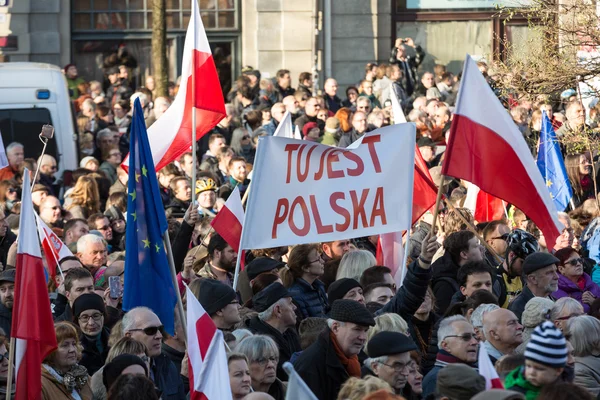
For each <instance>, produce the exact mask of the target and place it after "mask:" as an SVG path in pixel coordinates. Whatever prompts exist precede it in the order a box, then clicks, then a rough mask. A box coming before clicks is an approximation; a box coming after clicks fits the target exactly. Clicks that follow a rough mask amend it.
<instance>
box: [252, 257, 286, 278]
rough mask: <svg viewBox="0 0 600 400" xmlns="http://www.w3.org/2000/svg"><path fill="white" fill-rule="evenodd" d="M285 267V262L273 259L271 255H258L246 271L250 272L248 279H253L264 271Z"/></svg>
mask: <svg viewBox="0 0 600 400" xmlns="http://www.w3.org/2000/svg"><path fill="white" fill-rule="evenodd" d="M283 267H285V263H282V262H281V261H277V260H273V259H272V258H270V257H257V258H255V259H254V260H252V261H250V263H249V264H248V265H247V266H246V273H247V274H248V279H249V280H253V279H255V278H256V277H257V276H259V275H260V274H262V273H263V272H269V271H272V270H274V269H275V268H277V269H279V268H283Z"/></svg>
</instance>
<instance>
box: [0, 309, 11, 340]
mask: <svg viewBox="0 0 600 400" xmlns="http://www.w3.org/2000/svg"><path fill="white" fill-rule="evenodd" d="M11 324H12V309H8V308H6V307H5V306H4V304H2V303H0V328H2V329H3V330H4V333H5V334H6V338H7V339H10V327H11Z"/></svg>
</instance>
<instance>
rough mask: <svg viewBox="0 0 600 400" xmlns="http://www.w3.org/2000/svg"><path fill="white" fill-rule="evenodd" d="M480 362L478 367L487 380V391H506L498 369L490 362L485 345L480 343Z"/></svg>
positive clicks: (480, 373)
mask: <svg viewBox="0 0 600 400" xmlns="http://www.w3.org/2000/svg"><path fill="white" fill-rule="evenodd" d="M478 357H479V360H478V362H477V365H478V367H479V375H481V376H483V377H484V378H485V390H489V389H504V386H503V385H502V381H501V380H500V377H499V376H498V372H496V368H494V365H493V364H492V360H490V356H489V355H488V352H487V349H486V348H485V346H484V345H483V342H480V343H479V356H478Z"/></svg>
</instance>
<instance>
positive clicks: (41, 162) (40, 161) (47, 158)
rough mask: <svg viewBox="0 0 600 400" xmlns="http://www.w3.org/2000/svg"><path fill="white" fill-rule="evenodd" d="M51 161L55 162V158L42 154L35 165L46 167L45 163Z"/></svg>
mask: <svg viewBox="0 0 600 400" xmlns="http://www.w3.org/2000/svg"><path fill="white" fill-rule="evenodd" d="M52 161H54V162H56V158H54V157H52V156H51V155H50V154H43V155H41V156H40V157H39V158H38V160H37V163H38V165H46V163H49V162H52Z"/></svg>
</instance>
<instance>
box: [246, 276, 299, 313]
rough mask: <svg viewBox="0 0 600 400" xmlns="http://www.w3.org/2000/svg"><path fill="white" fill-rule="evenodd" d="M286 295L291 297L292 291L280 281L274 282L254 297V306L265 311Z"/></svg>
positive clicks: (257, 309) (256, 309) (257, 310)
mask: <svg viewBox="0 0 600 400" xmlns="http://www.w3.org/2000/svg"><path fill="white" fill-rule="evenodd" d="M284 297H291V294H290V292H288V290H287V289H286V288H285V286H283V285H282V284H281V283H279V282H273V283H271V284H270V285H269V286H267V287H266V288H264V289H263V290H261V291H260V292H258V293H256V294H255V295H254V297H252V308H253V309H254V311H256V312H263V311H265V310H266V309H268V308H269V307H271V306H272V305H273V304H275V303H277V302H278V301H279V300H281V299H283V298H284Z"/></svg>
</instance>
